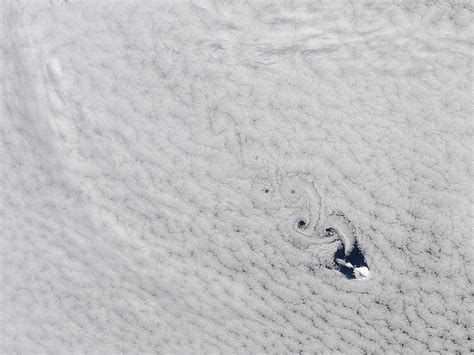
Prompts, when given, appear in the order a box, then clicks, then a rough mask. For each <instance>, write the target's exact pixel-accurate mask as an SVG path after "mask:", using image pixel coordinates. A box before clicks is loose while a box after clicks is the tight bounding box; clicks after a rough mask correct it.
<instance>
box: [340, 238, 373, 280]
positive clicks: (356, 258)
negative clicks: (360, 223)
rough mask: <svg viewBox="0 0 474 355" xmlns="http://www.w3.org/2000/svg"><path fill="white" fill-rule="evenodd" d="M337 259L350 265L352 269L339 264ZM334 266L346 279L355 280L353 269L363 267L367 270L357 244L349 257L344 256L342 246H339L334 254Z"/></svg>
mask: <svg viewBox="0 0 474 355" xmlns="http://www.w3.org/2000/svg"><path fill="white" fill-rule="evenodd" d="M338 259H340V260H342V261H344V263H350V264H352V266H353V267H354V268H351V267H348V266H345V265H343V264H341V263H340V262H339V261H338ZM334 265H336V270H339V271H340V272H341V273H342V274H344V276H345V277H346V278H348V279H355V278H356V276H355V273H354V269H355V268H358V267H363V266H365V267H367V268H368V266H367V262H366V261H365V257H364V254H363V253H362V251H361V250H360V248H359V244H358V243H357V242H356V243H355V245H354V247H353V249H352V251H351V252H350V253H349V255H345V250H344V246H341V247H340V248H339V249H337V251H336V253H335V254H334Z"/></svg>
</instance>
